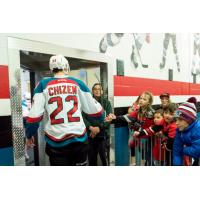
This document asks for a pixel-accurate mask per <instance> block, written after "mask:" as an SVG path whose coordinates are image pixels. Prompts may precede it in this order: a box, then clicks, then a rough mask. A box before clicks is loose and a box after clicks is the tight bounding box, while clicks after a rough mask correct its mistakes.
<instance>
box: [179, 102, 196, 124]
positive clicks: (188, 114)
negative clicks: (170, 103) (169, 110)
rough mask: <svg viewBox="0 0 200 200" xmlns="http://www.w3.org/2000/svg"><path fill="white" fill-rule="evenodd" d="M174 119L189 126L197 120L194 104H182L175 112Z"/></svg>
mask: <svg viewBox="0 0 200 200" xmlns="http://www.w3.org/2000/svg"><path fill="white" fill-rule="evenodd" d="M175 117H177V118H181V119H183V120H185V121H187V122H188V123H189V124H191V123H192V122H193V121H195V120H196V118H197V109H196V106H195V104H194V103H189V102H185V103H182V104H181V105H180V106H179V107H178V109H177V110H176V112H175Z"/></svg>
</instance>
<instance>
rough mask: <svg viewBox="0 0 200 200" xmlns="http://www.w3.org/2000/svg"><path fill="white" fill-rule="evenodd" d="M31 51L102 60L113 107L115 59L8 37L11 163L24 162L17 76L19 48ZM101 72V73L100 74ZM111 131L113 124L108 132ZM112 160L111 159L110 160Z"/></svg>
mask: <svg viewBox="0 0 200 200" xmlns="http://www.w3.org/2000/svg"><path fill="white" fill-rule="evenodd" d="M21 50H23V51H31V52H36V53H44V54H50V55H55V54H62V55H64V56H66V57H72V58H78V59H84V60H91V61H97V62H102V63H105V64H104V65H103V66H105V67H106V68H105V72H106V71H107V76H108V77H107V80H108V83H107V84H108V86H109V87H108V99H109V100H110V102H111V104H112V106H114V94H113V69H114V67H115V65H116V61H115V59H113V58H111V57H108V56H106V55H105V54H102V53H98V52H92V51H87V50H80V49H75V48H68V47H64V46H59V45H55V44H50V43H45V42H39V41H33V40H27V39H22V38H15V37H8V66H9V87H10V100H11V116H12V133H13V149H14V164H15V165H25V157H24V131H23V128H22V127H23V120H22V119H23V117H22V107H21V77H20V51H21ZM104 75H105V74H104ZM112 132H114V129H113V127H112V128H111V133H112ZM113 162H114V161H112V163H113Z"/></svg>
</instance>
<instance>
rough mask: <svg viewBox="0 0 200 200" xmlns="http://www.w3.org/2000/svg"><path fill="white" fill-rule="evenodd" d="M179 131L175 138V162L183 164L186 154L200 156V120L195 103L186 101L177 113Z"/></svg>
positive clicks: (194, 156) (196, 157)
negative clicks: (199, 119)
mask: <svg viewBox="0 0 200 200" xmlns="http://www.w3.org/2000/svg"><path fill="white" fill-rule="evenodd" d="M175 117H176V119H177V120H176V124H177V127H178V129H177V132H176V137H175V140H174V145H173V149H174V153H173V164H174V165H183V164H184V162H183V161H184V159H183V158H184V156H189V157H193V158H195V159H199V158H200V131H199V130H200V122H199V121H198V120H197V109H196V106H195V104H194V103H190V102H185V103H183V104H181V105H180V106H179V108H178V109H177V110H176V113H175Z"/></svg>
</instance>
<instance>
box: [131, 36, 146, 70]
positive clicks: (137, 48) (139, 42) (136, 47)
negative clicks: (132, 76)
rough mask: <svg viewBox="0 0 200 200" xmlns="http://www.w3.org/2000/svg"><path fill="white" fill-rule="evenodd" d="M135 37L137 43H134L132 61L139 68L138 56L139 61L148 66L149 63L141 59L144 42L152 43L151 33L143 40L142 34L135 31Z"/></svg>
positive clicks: (143, 65)
mask: <svg viewBox="0 0 200 200" xmlns="http://www.w3.org/2000/svg"><path fill="white" fill-rule="evenodd" d="M133 38H134V42H135V45H134V43H133V45H132V53H131V62H132V63H133V64H134V66H135V68H137V67H138V61H137V60H138V59H137V58H139V61H140V63H141V65H142V67H144V68H147V67H148V65H147V64H144V63H143V61H142V59H141V55H140V50H141V48H142V46H143V44H144V42H147V43H148V44H149V43H150V34H149V33H147V34H146V37H145V41H144V40H142V38H141V35H140V34H138V33H133ZM137 55H138V56H137Z"/></svg>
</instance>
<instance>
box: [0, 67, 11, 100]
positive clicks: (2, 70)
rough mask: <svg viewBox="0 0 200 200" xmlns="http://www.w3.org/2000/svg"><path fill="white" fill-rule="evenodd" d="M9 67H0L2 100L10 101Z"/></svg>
mask: <svg viewBox="0 0 200 200" xmlns="http://www.w3.org/2000/svg"><path fill="white" fill-rule="evenodd" d="M9 98H10V92H9V78H8V66H7V65H0V99H9Z"/></svg>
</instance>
